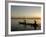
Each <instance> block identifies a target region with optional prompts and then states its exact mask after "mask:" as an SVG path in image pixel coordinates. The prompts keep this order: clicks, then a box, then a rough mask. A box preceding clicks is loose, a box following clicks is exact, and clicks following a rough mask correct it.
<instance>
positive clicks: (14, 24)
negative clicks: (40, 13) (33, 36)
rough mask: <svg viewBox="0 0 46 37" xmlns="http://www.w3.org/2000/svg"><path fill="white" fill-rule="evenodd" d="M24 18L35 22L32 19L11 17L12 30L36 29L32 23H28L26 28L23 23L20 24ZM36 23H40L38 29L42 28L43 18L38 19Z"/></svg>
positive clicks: (27, 21)
mask: <svg viewBox="0 0 46 37" xmlns="http://www.w3.org/2000/svg"><path fill="white" fill-rule="evenodd" d="M24 20H26V23H34V20H32V19H11V31H23V30H34V27H33V26H31V25H26V28H24V25H23V24H19V22H24ZM36 23H37V24H38V27H37V29H36V30H40V29H41V28H40V26H41V20H40V19H36Z"/></svg>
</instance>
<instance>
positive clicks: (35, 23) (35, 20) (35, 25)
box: [33, 20, 38, 30]
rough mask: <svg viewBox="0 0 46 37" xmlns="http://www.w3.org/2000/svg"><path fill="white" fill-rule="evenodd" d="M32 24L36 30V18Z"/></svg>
mask: <svg viewBox="0 0 46 37" xmlns="http://www.w3.org/2000/svg"><path fill="white" fill-rule="evenodd" d="M33 26H34V30H36V29H37V26H38V25H37V23H36V20H34V25H33Z"/></svg>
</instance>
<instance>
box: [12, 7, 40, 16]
mask: <svg viewBox="0 0 46 37" xmlns="http://www.w3.org/2000/svg"><path fill="white" fill-rule="evenodd" d="M40 16H41V7H37V6H11V17H40Z"/></svg>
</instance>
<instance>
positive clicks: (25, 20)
mask: <svg viewBox="0 0 46 37" xmlns="http://www.w3.org/2000/svg"><path fill="white" fill-rule="evenodd" d="M24 28H26V20H24Z"/></svg>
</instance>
